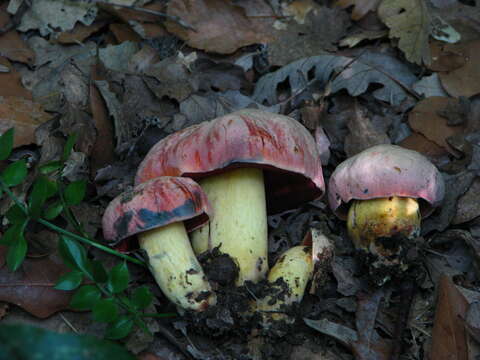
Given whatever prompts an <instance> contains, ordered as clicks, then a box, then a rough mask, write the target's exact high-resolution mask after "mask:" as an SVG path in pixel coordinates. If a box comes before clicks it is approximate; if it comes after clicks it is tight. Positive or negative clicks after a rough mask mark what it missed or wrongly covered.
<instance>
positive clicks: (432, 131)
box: [408, 96, 465, 155]
mask: <svg viewBox="0 0 480 360" xmlns="http://www.w3.org/2000/svg"><path fill="white" fill-rule="evenodd" d="M452 103H458V100H456V99H451V98H447V97H439V96H432V97H429V98H426V99H424V100H422V101H420V102H418V103H417V105H416V106H415V108H413V109H412V111H411V112H410V114H409V115H408V122H409V124H410V126H411V127H412V129H413V130H415V131H417V132H419V133H421V134H422V135H424V136H425V137H426V138H427V139H429V140H431V141H433V142H435V143H436V144H437V145H439V146H441V147H443V148H444V149H446V150H447V151H448V152H450V153H451V154H453V155H459V154H458V151H457V150H455V149H453V148H452V147H451V146H450V145H449V144H448V142H447V141H446V139H447V138H449V137H450V136H454V135H457V134H462V133H463V132H464V130H465V125H459V126H448V124H447V119H446V118H445V117H444V116H442V111H444V110H445V109H446V108H447V106H448V105H449V104H452Z"/></svg>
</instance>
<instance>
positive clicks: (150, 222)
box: [102, 176, 211, 244]
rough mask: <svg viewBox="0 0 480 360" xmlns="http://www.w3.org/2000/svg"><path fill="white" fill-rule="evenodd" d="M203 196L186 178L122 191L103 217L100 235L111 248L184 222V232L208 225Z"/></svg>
mask: <svg viewBox="0 0 480 360" xmlns="http://www.w3.org/2000/svg"><path fill="white" fill-rule="evenodd" d="M210 214H211V208H210V204H209V202H208V200H207V196H206V195H205V193H204V192H203V190H202V188H201V187H200V185H198V184H197V183H196V182H194V181H193V180H191V179H188V178H180V177H170V176H164V177H159V178H156V179H153V180H150V181H147V182H145V183H143V184H140V185H137V186H135V188H134V189H132V190H130V191H126V192H124V193H122V194H120V195H119V196H117V197H116V198H115V199H113V200H112V201H111V202H110V204H108V206H107V209H106V210H105V213H104V215H103V219H102V225H103V235H104V237H105V239H106V240H107V241H109V242H112V243H114V244H116V243H118V242H119V241H121V240H123V239H125V238H127V237H129V236H132V235H135V234H138V233H141V232H143V231H146V230H150V229H154V228H157V227H161V226H165V225H168V224H172V223H175V222H178V221H185V227H186V229H187V231H192V230H195V229H196V228H198V227H200V226H201V225H203V224H204V223H205V222H207V221H208V219H209V215H210Z"/></svg>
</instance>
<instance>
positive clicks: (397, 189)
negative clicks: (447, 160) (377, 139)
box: [328, 145, 445, 219]
mask: <svg viewBox="0 0 480 360" xmlns="http://www.w3.org/2000/svg"><path fill="white" fill-rule="evenodd" d="M328 186H329V187H328V202H329V204H330V208H331V209H332V210H333V211H334V212H335V214H336V215H337V216H338V217H340V218H342V219H346V217H347V212H348V206H347V204H348V202H349V201H350V200H368V199H375V198H382V197H389V196H401V197H411V198H416V199H423V200H425V201H424V202H420V210H421V212H422V216H424V217H426V216H428V215H430V214H431V213H432V211H433V210H434V208H435V207H436V206H438V205H439V204H440V202H441V201H442V200H443V196H444V194H445V183H444V180H443V177H442V175H441V174H440V172H439V171H438V170H437V168H436V167H435V166H434V165H433V164H432V163H431V162H430V161H428V159H427V158H425V157H424V156H423V155H421V154H420V153H418V152H416V151H412V150H408V149H405V148H402V147H400V146H396V145H377V146H373V147H371V148H368V149H366V150H364V151H362V152H361V153H359V154H357V155H355V156H353V157H351V158H349V159H347V160H345V161H344V162H342V163H341V164H340V165H339V166H338V167H337V168H336V169H335V171H334V172H333V174H332V176H331V177H330V181H329V184H328Z"/></svg>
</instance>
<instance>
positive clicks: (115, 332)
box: [105, 315, 133, 340]
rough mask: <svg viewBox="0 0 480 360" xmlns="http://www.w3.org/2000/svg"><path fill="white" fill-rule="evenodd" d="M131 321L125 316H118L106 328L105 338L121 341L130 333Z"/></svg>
mask: <svg viewBox="0 0 480 360" xmlns="http://www.w3.org/2000/svg"><path fill="white" fill-rule="evenodd" d="M132 327H133V321H132V319H131V318H129V317H128V316H126V315H123V316H120V317H119V318H118V319H117V320H116V321H115V322H113V323H112V324H110V325H109V326H108V327H107V332H106V334H105V337H106V338H108V339H113V340H117V339H121V338H124V337H125V336H127V335H128V334H129V333H130V331H132Z"/></svg>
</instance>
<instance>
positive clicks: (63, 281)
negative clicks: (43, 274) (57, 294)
mask: <svg viewBox="0 0 480 360" xmlns="http://www.w3.org/2000/svg"><path fill="white" fill-rule="evenodd" d="M82 281H83V273H82V272H81V271H77V270H73V271H70V272H69V273H66V274H64V275H62V276H60V278H59V279H58V281H57V284H56V285H55V289H57V290H65V291H70V290H75V289H76V288H78V287H79V286H80V284H81V283H82Z"/></svg>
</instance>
